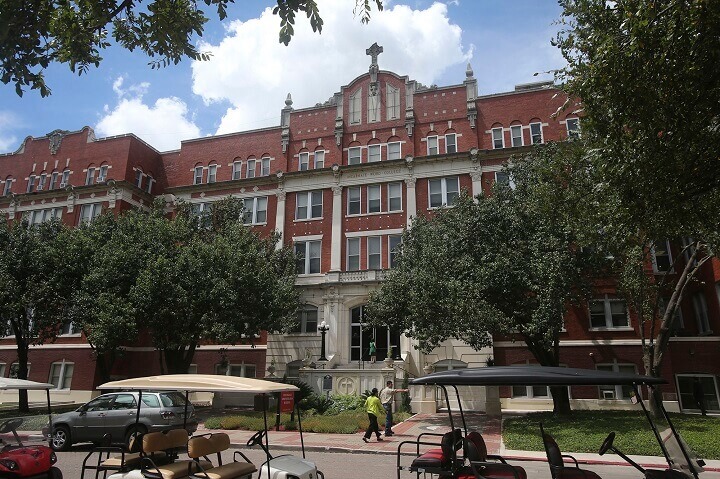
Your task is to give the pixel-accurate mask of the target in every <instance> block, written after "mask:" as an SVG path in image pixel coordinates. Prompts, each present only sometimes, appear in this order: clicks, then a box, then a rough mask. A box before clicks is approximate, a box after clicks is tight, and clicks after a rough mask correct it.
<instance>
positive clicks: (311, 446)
mask: <svg viewBox="0 0 720 479" xmlns="http://www.w3.org/2000/svg"><path fill="white" fill-rule="evenodd" d="M465 419H466V422H467V427H468V430H473V431H478V432H480V433H481V434H482V435H483V439H485V443H486V445H487V448H488V453H489V454H500V455H502V456H503V457H505V458H506V459H509V460H530V461H533V460H536V461H546V457H545V452H543V451H513V450H509V449H505V447H504V446H503V444H502V436H501V422H500V420H499V419H495V418H489V417H487V416H486V415H484V414H479V413H466V415H465ZM458 420H459V418H458ZM455 427H462V424H458V423H457V422H456V423H455ZM449 430H450V421H449V419H448V416H447V414H446V413H437V414H416V415H415V416H413V417H411V418H410V419H408V420H407V421H404V422H402V423H400V424H397V425H395V426H394V427H393V432H394V433H395V434H394V435H393V436H392V437H384V436H383V441H381V442H376V441H375V438H371V440H370V442H369V443H367V444H366V443H365V442H363V440H362V436H363V434H362V433H357V434H325V433H314V432H306V433H303V439H304V446H305V450H307V451H326V452H341V453H346V454H347V453H359V454H397V452H398V447H399V446H400V444H401V443H402V442H403V441H415V440H416V439H417V437H418V436H419V435H420V434H422V433H436V434H442V433H444V432H447V431H449ZM205 432H220V431H219V430H217V429H215V430H207V429H204V427H203V425H202V424H201V425H200V428H199V429H198V431H197V433H196V434H202V433H205ZM223 432H226V433H227V434H228V435H229V436H230V442H231V443H232V444H233V445H237V446H244V445H245V444H246V443H247V440H248V439H249V438H250V436H252V435H253V434H254V432H255V431H238V430H228V431H223ZM268 440H269V443H270V449H271V450H273V449H275V450H298V449H300V447H301V444H300V434H298V432H297V431H270V432H269V437H268ZM427 448H428V447H427V446H421V448H420V450H421V451H423V450H424V449H427ZM401 452H402V453H403V454H408V455H410V454H412V455H414V454H415V448H414V447H413V445H411V444H405V445H403V446H402V447H401ZM563 452H565V451H563ZM565 453H566V454H572V455H573V456H575V457H576V458H577V460H578V462H580V463H584V464H604V465H622V466H628V467H631V466H629V464H628V463H627V462H625V461H624V460H622V459H621V458H620V457H618V456H616V455H614V454H612V453H608V454H607V455H604V456H600V455H599V454H588V453H573V452H569V451H568V452H565ZM630 458H631V459H632V460H634V461H635V462H637V463H638V464H640V465H641V466H643V467H655V468H657V467H661V468H664V467H667V463H666V462H665V460H664V458H662V457H655V456H630ZM706 462H707V465H706V466H705V470H707V471H713V472H720V461H706Z"/></svg>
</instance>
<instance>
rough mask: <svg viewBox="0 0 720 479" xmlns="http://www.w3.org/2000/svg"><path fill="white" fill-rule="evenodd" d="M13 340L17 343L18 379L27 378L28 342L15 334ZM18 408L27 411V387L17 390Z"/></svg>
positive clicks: (28, 406)
mask: <svg viewBox="0 0 720 479" xmlns="http://www.w3.org/2000/svg"><path fill="white" fill-rule="evenodd" d="M15 342H16V344H17V352H18V372H17V377H18V379H27V378H28V344H27V341H25V338H23V337H22V335H20V334H17V335H16V336H15ZM18 409H19V410H20V412H29V411H30V405H29V403H28V393H27V389H20V390H19V391H18Z"/></svg>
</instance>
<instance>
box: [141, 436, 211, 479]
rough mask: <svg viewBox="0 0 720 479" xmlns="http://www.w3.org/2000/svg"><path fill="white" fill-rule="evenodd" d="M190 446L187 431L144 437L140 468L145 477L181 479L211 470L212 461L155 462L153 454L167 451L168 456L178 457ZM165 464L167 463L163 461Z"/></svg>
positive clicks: (152, 478)
mask: <svg viewBox="0 0 720 479" xmlns="http://www.w3.org/2000/svg"><path fill="white" fill-rule="evenodd" d="M187 444H188V433H187V431H186V430H185V429H172V430H170V431H165V432H161V433H153V434H145V436H143V446H142V447H143V452H142V453H143V457H142V458H141V459H140V468H141V470H142V475H143V477H145V478H147V479H179V478H182V477H187V476H188V475H190V474H192V473H194V472H197V471H198V470H200V469H199V468H203V469H211V468H212V467H213V466H212V463H211V462H210V461H191V460H184V461H173V462H169V463H166V464H165V463H162V462H161V463H158V462H157V461H155V460H153V457H152V453H153V452H158V451H165V452H166V453H167V454H168V455H172V456H174V457H177V451H178V450H180V449H183V448H185V447H186V446H187ZM163 462H165V461H163Z"/></svg>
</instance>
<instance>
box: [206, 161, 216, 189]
mask: <svg viewBox="0 0 720 479" xmlns="http://www.w3.org/2000/svg"><path fill="white" fill-rule="evenodd" d="M217 170H218V165H217V164H216V163H213V164H212V165H208V174H207V182H208V184H210V183H217Z"/></svg>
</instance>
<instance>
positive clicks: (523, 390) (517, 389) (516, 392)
mask: <svg viewBox="0 0 720 479" xmlns="http://www.w3.org/2000/svg"><path fill="white" fill-rule="evenodd" d="M512 395H513V397H515V398H522V397H527V395H528V394H527V387H526V386H513V387H512Z"/></svg>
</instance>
